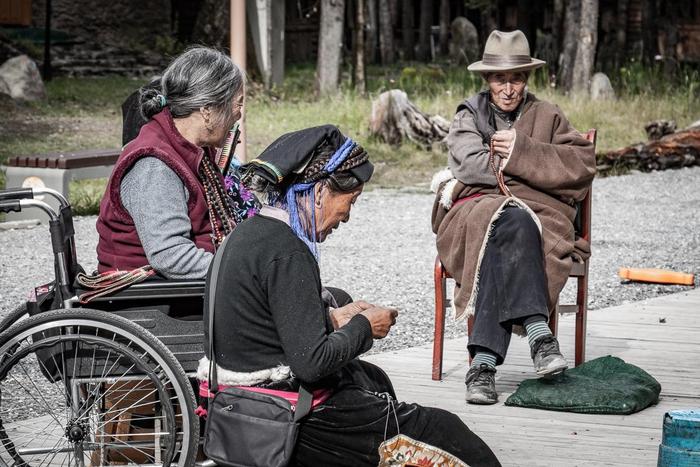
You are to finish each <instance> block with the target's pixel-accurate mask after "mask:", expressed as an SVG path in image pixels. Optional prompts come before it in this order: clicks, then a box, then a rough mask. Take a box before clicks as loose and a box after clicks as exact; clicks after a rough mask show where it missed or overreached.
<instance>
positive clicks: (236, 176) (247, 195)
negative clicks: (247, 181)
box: [224, 156, 262, 224]
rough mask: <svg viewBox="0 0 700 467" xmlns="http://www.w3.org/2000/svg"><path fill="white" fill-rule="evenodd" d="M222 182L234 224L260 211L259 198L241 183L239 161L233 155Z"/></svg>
mask: <svg viewBox="0 0 700 467" xmlns="http://www.w3.org/2000/svg"><path fill="white" fill-rule="evenodd" d="M224 183H225V185H226V186H225V188H226V193H227V194H228V196H229V202H230V203H231V208H232V209H233V215H234V218H235V220H236V224H238V223H240V222H242V221H244V220H245V219H247V218H249V217H253V216H254V215H256V214H257V213H258V212H260V207H261V206H262V205H261V203H260V200H258V198H257V197H256V196H255V195H254V194H253V192H252V191H250V190H249V189H248V188H246V187H245V185H243V184H242V183H241V162H240V161H239V160H238V159H236V158H235V157H233V156H232V158H231V165H230V166H229V169H228V173H226V174H225V175H224Z"/></svg>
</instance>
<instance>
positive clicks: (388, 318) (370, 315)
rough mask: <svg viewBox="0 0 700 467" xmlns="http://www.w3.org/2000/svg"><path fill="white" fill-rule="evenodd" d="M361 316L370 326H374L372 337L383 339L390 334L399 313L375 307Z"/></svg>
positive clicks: (391, 309)
mask: <svg viewBox="0 0 700 467" xmlns="http://www.w3.org/2000/svg"><path fill="white" fill-rule="evenodd" d="M361 314H362V315H364V317H365V318H367V319H368V320H369V324H370V325H371V326H372V337H374V338H375V339H382V338H384V337H386V335H387V334H389V329H391V327H392V326H393V325H394V324H396V317H397V316H398V315H399V311H398V310H396V309H395V308H383V307H380V306H373V307H372V308H369V309H367V310H364V311H362V313H361Z"/></svg>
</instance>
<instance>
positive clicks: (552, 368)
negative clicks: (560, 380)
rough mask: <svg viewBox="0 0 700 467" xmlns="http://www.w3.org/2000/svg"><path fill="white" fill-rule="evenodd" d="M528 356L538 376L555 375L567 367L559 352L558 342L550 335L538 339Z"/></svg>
mask: <svg viewBox="0 0 700 467" xmlns="http://www.w3.org/2000/svg"><path fill="white" fill-rule="evenodd" d="M530 355H531V356H532V361H533V363H534V364H535V371H536V372H537V374H538V375H540V376H550V375H555V374H557V373H561V372H562V371H564V370H566V369H567V368H568V367H569V364H568V363H567V361H566V359H565V358H564V356H563V355H562V354H561V352H560V351H559V341H557V338H556V337H554V336H553V335H551V334H549V335H547V336H542V337H538V338H537V340H535V342H534V343H533V344H532V349H531V350H530Z"/></svg>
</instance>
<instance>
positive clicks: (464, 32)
mask: <svg viewBox="0 0 700 467" xmlns="http://www.w3.org/2000/svg"><path fill="white" fill-rule="evenodd" d="M450 32H451V33H452V35H451V39H450V43H449V52H450V59H451V60H452V61H454V62H455V63H458V64H464V63H471V62H474V61H476V60H478V57H479V33H478V32H477V30H476V28H475V27H474V25H473V24H472V23H471V21H469V20H468V19H467V18H465V17H463V16H458V17H456V18H455V19H454V20H453V21H452V24H451V25H450Z"/></svg>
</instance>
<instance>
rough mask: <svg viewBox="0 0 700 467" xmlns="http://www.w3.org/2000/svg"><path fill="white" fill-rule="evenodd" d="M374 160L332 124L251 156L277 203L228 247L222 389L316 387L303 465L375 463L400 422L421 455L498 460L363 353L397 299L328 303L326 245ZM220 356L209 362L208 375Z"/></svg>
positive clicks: (301, 445)
mask: <svg viewBox="0 0 700 467" xmlns="http://www.w3.org/2000/svg"><path fill="white" fill-rule="evenodd" d="M372 172H373V166H372V164H371V163H370V162H369V160H368V156H367V153H366V152H365V151H364V149H363V148H362V147H361V146H359V145H358V144H356V143H355V142H353V141H352V140H351V139H349V138H346V137H345V136H343V135H342V134H341V132H340V131H339V130H338V129H337V128H336V127H334V126H331V125H325V126H321V127H316V128H310V129H306V130H300V131H297V132H293V133H289V134H286V135H283V136H282V137H280V138H279V139H278V140H276V141H275V142H274V143H272V145H270V146H269V147H268V148H267V149H266V150H265V151H264V152H263V153H262V154H261V155H260V156H259V158H258V159H256V160H254V161H252V162H251V163H250V164H249V165H248V166H247V167H246V174H245V175H244V181H245V182H246V184H247V185H248V186H251V187H252V188H254V189H255V190H256V191H259V192H264V193H265V194H266V195H267V201H268V204H267V205H265V206H263V207H262V209H261V211H260V213H259V214H258V215H257V216H255V217H253V218H250V219H248V220H246V221H245V222H243V223H241V224H240V225H239V226H238V227H237V228H236V230H234V231H233V232H232V233H231V234H230V238H229V239H228V243H227V245H226V247H225V250H224V251H223V256H222V261H221V269H220V271H219V275H218V284H225V285H223V286H217V289H216V291H215V294H216V295H215V299H216V300H215V314H214V323H213V333H214V335H213V336H210V335H208V334H207V339H214V342H215V349H216V350H215V351H216V358H217V362H216V363H217V373H218V383H219V389H221V387H222V385H224V386H226V385H228V386H238V387H244V388H246V387H247V388H252V389H254V390H259V389H260V388H264V389H271V390H281V391H288V395H289V400H290V401H291V400H295V398H296V395H297V391H298V389H299V386H300V385H303V386H304V388H306V389H308V390H309V391H310V392H312V394H313V396H314V404H313V410H312V412H311V413H310V415H308V416H307V417H306V418H304V419H303V420H302V421H301V425H300V431H299V437H298V440H297V446H296V450H295V453H294V459H293V464H295V465H309V466H311V465H314V466H315V465H348V466H361V465H367V466H370V465H371V466H376V465H377V464H378V462H379V459H380V458H379V452H378V449H379V447H380V445H381V444H382V442H383V441H385V440H386V439H387V438H388V437H393V436H395V435H396V434H398V433H401V435H403V436H405V437H407V438H409V439H411V440H413V441H412V442H413V443H414V444H412V446H413V449H414V450H415V451H416V453H417V454H416V455H421V454H420V453H425V452H427V451H428V450H432V451H430V452H432V453H433V455H438V456H441V459H443V460H445V461H446V460H448V459H449V460H450V461H451V462H453V464H450V465H464V463H468V464H469V465H471V466H478V465H499V464H498V461H497V459H496V458H495V456H494V455H493V453H492V452H491V450H490V449H489V448H488V446H486V444H485V443H484V442H483V441H482V440H481V439H480V438H479V437H478V436H477V435H475V434H474V433H472V432H471V431H470V430H469V428H467V426H466V425H464V423H462V421H461V420H460V419H459V418H458V417H457V416H456V415H453V414H451V413H449V412H446V411H443V410H440V409H434V408H428V407H421V406H419V405H417V404H408V403H404V402H397V401H396V395H395V393H394V390H393V387H392V385H391V381H390V380H389V378H388V377H387V376H386V374H385V373H384V372H383V371H382V370H381V369H380V368H379V367H376V366H374V365H371V364H369V363H367V362H362V361H360V360H358V359H357V357H358V356H359V355H361V354H362V353H364V352H366V351H368V350H369V349H370V348H371V347H372V343H373V339H381V338H383V337H384V336H386V335H387V333H388V332H389V329H390V328H391V326H392V325H393V324H394V322H395V319H396V316H397V312H396V310H393V309H388V308H383V307H380V306H375V305H372V304H369V303H366V302H361V301H359V302H352V303H350V304H348V305H346V306H342V307H340V308H337V309H335V310H333V311H332V312H331V313H330V314H329V313H327V312H326V309H325V307H324V303H323V300H322V297H321V294H322V291H321V280H320V274H319V268H318V263H317V257H318V251H317V248H316V246H317V243H319V242H323V241H324V240H325V239H326V238H327V237H328V236H329V235H330V234H331V233H332V232H333V231H334V230H335V229H336V228H338V226H339V225H340V224H341V223H344V222H347V221H348V220H349V218H350V210H351V208H352V206H353V204H354V203H355V200H357V198H358V196H360V194H361V193H362V190H363V187H364V184H365V183H366V182H367V181H368V180H369V178H370V176H371V175H372ZM205 310H206V306H205ZM208 319H209V317H208V316H207V313H206V312H205V322H206V321H207V320H208ZM207 327H208V326H206V325H205V329H207ZM205 348H208V345H207V346H205ZM209 364H210V362H209V360H208V358H207V357H205V358H203V359H202V361H201V362H200V367H199V371H198V375H197V376H198V378H199V379H200V380H201V381H203V384H204V382H206V380H207V378H208V373H209ZM205 391H206V390H205ZM205 394H206V392H205ZM389 409H393V410H389ZM387 424H388V425H387ZM402 452H403V451H402ZM412 452H413V451H412ZM436 453H437V454H436Z"/></svg>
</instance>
